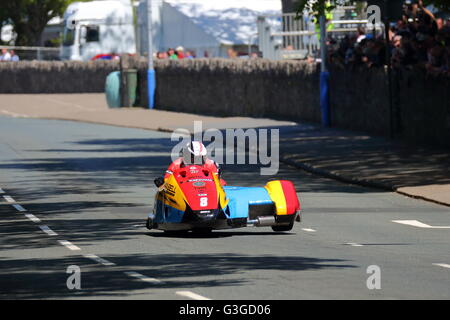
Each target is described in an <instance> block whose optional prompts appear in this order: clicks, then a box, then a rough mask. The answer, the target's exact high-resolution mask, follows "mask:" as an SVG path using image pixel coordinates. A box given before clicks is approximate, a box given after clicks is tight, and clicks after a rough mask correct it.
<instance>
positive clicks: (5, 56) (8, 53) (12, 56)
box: [0, 49, 20, 62]
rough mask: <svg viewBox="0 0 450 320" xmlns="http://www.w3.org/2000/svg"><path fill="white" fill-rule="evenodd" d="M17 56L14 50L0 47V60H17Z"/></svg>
mask: <svg viewBox="0 0 450 320" xmlns="http://www.w3.org/2000/svg"><path fill="white" fill-rule="evenodd" d="M19 60H20V59H19V56H18V55H17V54H16V53H15V52H14V50H8V49H2V51H1V55H0V62H4V61H13V62H16V61H19Z"/></svg>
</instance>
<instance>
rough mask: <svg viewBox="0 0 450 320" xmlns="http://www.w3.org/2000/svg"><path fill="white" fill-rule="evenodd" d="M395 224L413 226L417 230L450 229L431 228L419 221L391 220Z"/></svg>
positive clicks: (446, 227) (448, 227)
mask: <svg viewBox="0 0 450 320" xmlns="http://www.w3.org/2000/svg"><path fill="white" fill-rule="evenodd" d="M391 221H392V222H395V223H400V224H405V225H408V226H413V227H417V228H426V229H450V226H430V225H428V224H426V223H423V222H420V221H418V220H391Z"/></svg>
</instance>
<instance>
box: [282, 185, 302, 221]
mask: <svg viewBox="0 0 450 320" xmlns="http://www.w3.org/2000/svg"><path fill="white" fill-rule="evenodd" d="M280 183H281V187H282V188H283V193H284V197H285V199H286V210H287V211H286V214H294V213H296V212H297V211H299V210H300V201H298V197H297V193H296V192H295V187H294V184H293V183H292V182H291V181H288V180H280Z"/></svg>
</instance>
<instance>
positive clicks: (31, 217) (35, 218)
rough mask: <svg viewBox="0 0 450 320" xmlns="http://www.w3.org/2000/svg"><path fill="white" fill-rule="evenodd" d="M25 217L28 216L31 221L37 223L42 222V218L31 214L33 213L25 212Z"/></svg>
mask: <svg viewBox="0 0 450 320" xmlns="http://www.w3.org/2000/svg"><path fill="white" fill-rule="evenodd" d="M25 217H27V218H28V219H30V220H31V221H33V222H35V223H39V222H41V219H39V218H38V217H36V216H35V215H34V214H31V213H25Z"/></svg>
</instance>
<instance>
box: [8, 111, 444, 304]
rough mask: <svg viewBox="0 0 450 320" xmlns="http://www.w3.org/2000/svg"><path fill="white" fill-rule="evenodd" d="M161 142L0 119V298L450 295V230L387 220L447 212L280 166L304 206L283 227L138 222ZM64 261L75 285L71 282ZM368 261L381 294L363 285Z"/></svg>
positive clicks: (249, 179) (232, 179)
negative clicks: (194, 227) (190, 230)
mask: <svg viewBox="0 0 450 320" xmlns="http://www.w3.org/2000/svg"><path fill="white" fill-rule="evenodd" d="M169 137H170V135H169V134H167V133H161V132H152V131H145V130H138V129H127V128H119V127H112V126H104V125H94V124H85V123H77V122H68V121H56V120H37V119H19V118H7V117H0V188H1V189H0V193H1V194H0V298H3V299H5V298H9V299H11V298H13V299H27V298H34V299H53V298H58V299H74V298H75V299H77V298H84V299H85V298H104V299H115V298H120V299H129V298H130V299H170V300H172V299H200V298H208V299H263V300H267V299H449V298H450V229H448V228H431V227H423V226H424V225H421V224H420V223H418V222H412V225H408V224H401V223H396V222H393V220H417V221H419V222H421V223H423V224H425V225H428V226H434V227H436V226H441V227H443V226H444V227H445V226H450V209H449V208H448V207H444V206H440V205H437V204H433V203H428V202H424V201H420V200H415V199H411V198H407V197H403V196H401V195H398V194H395V193H389V192H380V191H378V190H374V189H367V188H362V187H358V186H352V185H347V184H343V183H340V182H336V181H333V180H329V179H324V178H321V177H317V176H314V175H311V174H308V173H305V172H302V171H299V170H297V169H293V168H290V167H287V166H283V165H282V166H281V169H280V171H279V173H278V175H277V177H279V178H285V179H290V180H292V181H294V183H295V185H296V187H297V190H298V195H299V197H300V200H301V202H302V206H303V209H304V212H303V213H304V214H303V222H302V223H297V224H296V225H295V226H294V229H293V230H292V232H287V233H275V232H272V230H271V229H270V228H244V229H236V230H230V231H220V232H213V233H212V234H211V235H210V236H196V235H187V236H185V237H176V236H167V235H166V234H164V233H163V232H161V231H149V230H147V229H145V227H144V219H145V218H146V215H147V213H148V212H149V211H150V209H151V207H152V204H153V196H154V192H155V187H154V185H153V182H152V181H153V179H154V177H155V176H158V175H160V174H161V173H162V172H163V171H164V170H165V168H166V166H167V165H168V164H169V162H170V158H169V152H170V149H171V146H172V145H173V143H172V142H170V139H169ZM224 174H225V179H226V180H227V181H228V183H229V184H230V185H235V184H236V185H245V186H260V185H263V184H264V183H265V181H266V180H267V179H268V177H264V176H260V175H259V168H258V167H257V166H250V165H246V166H238V165H234V166H230V165H229V166H226V167H225V173H224ZM271 178H274V177H271ZM420 226H422V227H420ZM101 259H103V260H101ZM71 265H76V266H78V267H79V268H80V270H81V289H80V290H69V289H68V288H67V286H66V280H67V278H68V277H69V275H70V274H67V273H66V270H67V268H68V267H69V266H71ZM371 265H376V266H378V267H379V268H380V274H381V282H380V284H381V288H380V289H373V290H369V289H368V288H367V285H366V280H367V278H368V277H369V276H370V274H368V273H367V268H368V267H369V266H371Z"/></svg>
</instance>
